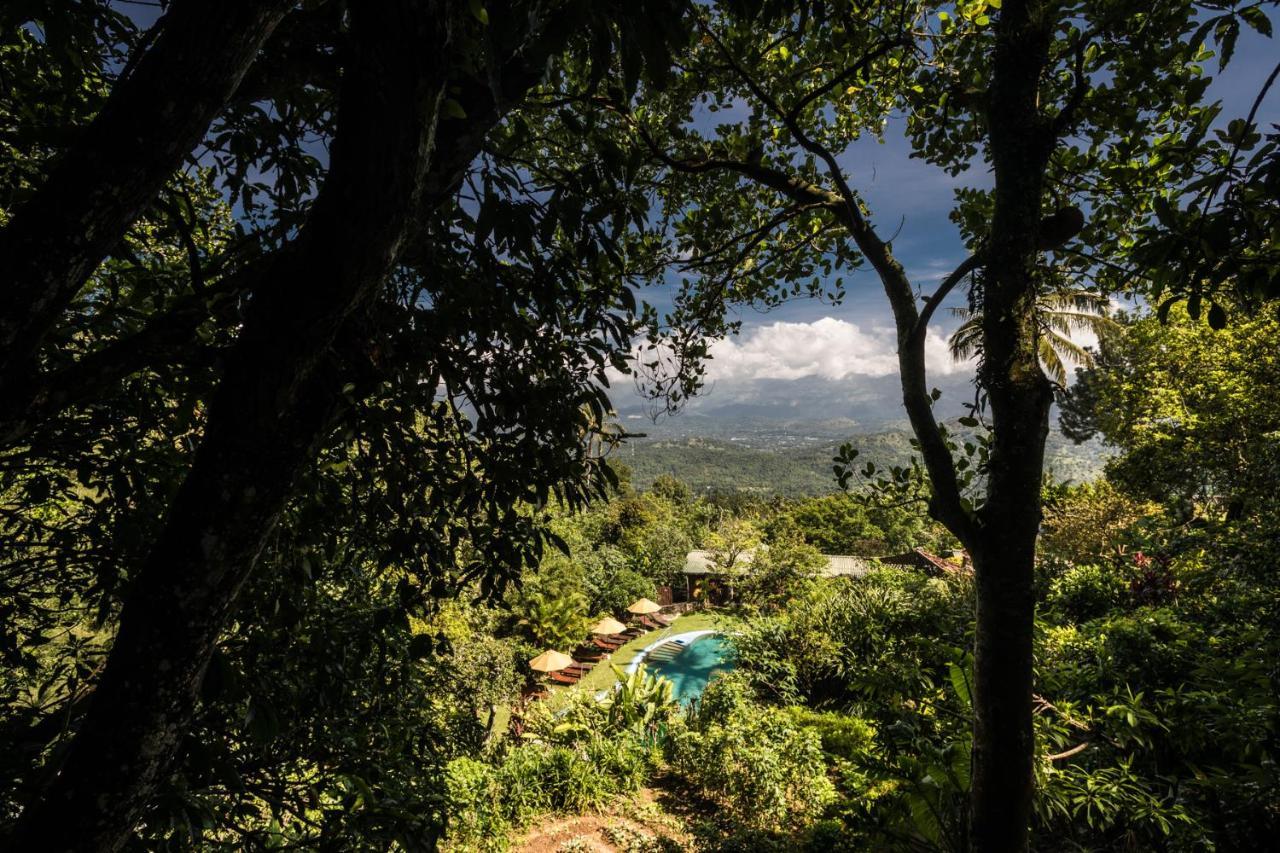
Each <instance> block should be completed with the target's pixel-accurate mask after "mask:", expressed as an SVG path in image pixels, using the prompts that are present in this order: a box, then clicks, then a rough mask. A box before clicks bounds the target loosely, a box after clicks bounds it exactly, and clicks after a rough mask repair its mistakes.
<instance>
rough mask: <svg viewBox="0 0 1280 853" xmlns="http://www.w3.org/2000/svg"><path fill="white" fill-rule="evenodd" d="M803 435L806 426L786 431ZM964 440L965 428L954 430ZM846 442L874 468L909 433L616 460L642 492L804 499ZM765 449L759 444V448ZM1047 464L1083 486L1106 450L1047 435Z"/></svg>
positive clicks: (656, 448)
mask: <svg viewBox="0 0 1280 853" xmlns="http://www.w3.org/2000/svg"><path fill="white" fill-rule="evenodd" d="M788 429H789V430H792V431H794V433H799V434H801V435H803V434H804V433H805V425H804V424H803V423H799V424H794V425H792V426H790V427H789V428H788ZM956 432H957V433H958V434H960V435H964V434H965V433H966V432H967V430H966V429H965V428H964V427H962V426H958V425H957V426H956ZM845 441H850V442H852V443H854V444H855V445H857V447H858V449H859V451H860V456H859V459H861V460H864V461H870V462H874V463H875V464H876V465H877V466H878V467H880V468H892V467H893V466H894V465H903V464H907V463H908V462H909V461H910V459H911V453H912V449H911V436H910V434H909V433H907V432H905V431H894V432H875V433H858V434H856V435H851V434H848V433H846V434H843V435H841V436H839V437H838V438H831V439H826V440H820V441H814V442H810V443H809V446H807V447H786V448H776V449H775V448H769V447H768V442H767V441H765V442H761V441H753V442H752V445H755V446H751V445H746V446H744V444H742V443H738V442H732V441H726V440H724V439H714V438H703V437H698V436H692V437H688V438H681V439H675V438H658V437H654V438H647V439H640V440H634V441H629V442H627V444H626V446H625V447H623V448H620V449H619V451H618V454H617V456H618V459H619V460H620V461H621V462H622V463H623V464H625V465H626V466H627V467H628V468H630V469H631V472H632V479H633V480H634V481H635V483H636V485H637V486H640V487H647V486H648V485H649V484H650V483H652V482H653V481H654V480H655V479H656V478H657V477H659V476H661V475H663V474H666V475H668V476H672V477H675V478H677V479H679V480H680V481H681V482H683V483H686V484H688V486H689V488H690V489H692V490H693V491H694V492H696V493H697V494H703V495H705V494H708V493H721V492H748V493H753V494H756V495H785V496H787V497H803V496H806V495H822V494H828V493H830V492H833V491H835V490H836V489H837V485H836V483H835V481H834V480H832V478H831V457H832V456H833V455H834V454H835V452H836V450H837V448H838V446H839V445H840V444H841V443H842V442H845ZM762 443H763V444H764V446H763V447H761V446H759V445H760V444H762ZM1045 456H1046V459H1047V460H1048V461H1047V462H1046V467H1047V468H1048V470H1049V472H1050V474H1051V475H1052V476H1053V478H1054V479H1056V480H1060V481H1066V482H1074V483H1082V482H1084V481H1086V480H1091V479H1093V478H1094V477H1095V476H1097V475H1098V474H1099V473H1101V470H1102V466H1103V463H1104V461H1105V456H1106V454H1105V451H1104V449H1103V448H1102V446H1101V444H1100V443H1099V442H1097V441H1089V442H1086V443H1084V444H1081V445H1076V444H1073V443H1072V442H1071V441H1069V440H1068V439H1066V438H1064V437H1063V435H1062V434H1061V433H1060V432H1058V431H1056V430H1055V431H1054V432H1053V433H1052V434H1051V435H1050V436H1049V440H1048V442H1047V445H1046V448H1045Z"/></svg>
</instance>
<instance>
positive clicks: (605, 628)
mask: <svg viewBox="0 0 1280 853" xmlns="http://www.w3.org/2000/svg"><path fill="white" fill-rule="evenodd" d="M625 630H627V626H626V625H623V624H622V623H621V622H619V621H618V620H617V619H614V618H613V617H612V616H606V617H604V618H603V619H601V620H600V621H599V622H597V623H596V624H594V625H592V626H591V633H593V634H600V635H603V636H606V637H607V636H610V635H611V634H621V633H622V632H623V631H625Z"/></svg>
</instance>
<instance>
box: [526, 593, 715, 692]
mask: <svg viewBox="0 0 1280 853" xmlns="http://www.w3.org/2000/svg"><path fill="white" fill-rule="evenodd" d="M733 622H734V618H733V617H732V616H729V615H727V614H723V613H713V612H707V611H700V612H697V613H690V614H688V615H687V616H681V617H680V618H679V619H677V620H676V621H675V622H673V623H671V627H669V628H664V629H662V630H661V631H650V632H649V633H647V634H645V635H644V636H642V637H636V638H635V639H634V640H632V641H631V642H629V643H627V644H626V645H624V646H622V648H620V649H618V650H617V651H616V652H614V653H613V654H612V655H610V656H609V657H608V658H607V659H605V660H603V661H601V662H600V663H598V664H596V667H595V669H593V670H591V672H589V673H587V677H586V678H584V679H582V680H581V681H579V682H578V683H577V684H574V685H573V686H571V687H560V686H555V687H552V689H551V695H550V696H548V697H547V698H546V699H545V700H544V701H546V702H548V703H550V704H551V707H553V708H556V707H559V706H560V705H562V704H563V703H564V702H566V701H568V699H569V698H570V697H571V696H572V695H573V694H574V693H575V692H577V693H581V692H589V693H597V692H599V691H601V690H604V689H606V688H608V687H610V686H612V685H613V683H614V682H615V681H617V680H618V677H617V675H615V674H614V671H613V668H612V667H610V666H609V664H613V665H614V666H616V667H618V668H619V669H626V667H627V664H629V663H631V661H632V659H634V658H635V656H636V653H637V652H639V651H640V650H641V649H643V648H644V647H646V646H648V645H651V644H652V643H655V642H657V641H658V640H660V639H662V638H663V637H673V636H675V635H676V634H683V633H686V632H688V631H702V630H706V629H707V628H720V629H724V628H727V627H729V625H730V624H732V623H733Z"/></svg>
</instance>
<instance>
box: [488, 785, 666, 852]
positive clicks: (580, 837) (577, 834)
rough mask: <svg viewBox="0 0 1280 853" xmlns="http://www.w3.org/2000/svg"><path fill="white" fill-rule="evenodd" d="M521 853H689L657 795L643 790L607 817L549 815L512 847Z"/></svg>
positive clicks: (603, 815)
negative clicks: (633, 852)
mask: <svg viewBox="0 0 1280 853" xmlns="http://www.w3.org/2000/svg"><path fill="white" fill-rule="evenodd" d="M511 849H512V850H514V851H517V853H560V851H562V850H566V849H567V850H572V851H573V853H630V851H643V853H649V851H653V853H676V852H677V851H684V850H689V849H691V848H690V844H689V838H688V837H687V835H686V834H685V833H684V832H683V831H682V828H681V827H680V826H679V824H678V822H677V821H675V820H674V819H672V818H671V817H670V816H669V815H667V814H664V813H663V812H662V810H661V809H660V808H659V807H658V806H657V803H656V797H655V792H654V791H652V790H650V789H647V788H646V789H643V790H641V791H639V792H637V793H636V794H635V795H634V797H631V798H629V799H628V800H626V801H625V802H621V803H619V804H618V805H617V806H616V807H614V808H611V809H609V810H608V811H606V812H605V813H604V814H598V815H570V816H557V815H549V816H547V817H546V818H544V819H542V820H540V821H538V822H537V823H535V824H533V826H531V827H529V829H528V830H527V831H526V832H525V834H524V835H523V836H521V837H520V838H518V839H516V840H515V841H514V843H513V844H512V848H511Z"/></svg>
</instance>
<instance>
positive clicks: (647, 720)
mask: <svg viewBox="0 0 1280 853" xmlns="http://www.w3.org/2000/svg"><path fill="white" fill-rule="evenodd" d="M610 666H611V667H612V669H613V671H614V673H615V674H616V675H617V676H618V683H617V685H615V687H614V689H613V692H611V693H610V694H609V695H608V696H607V697H605V699H604V707H605V709H606V710H607V711H608V720H609V726H610V728H612V729H614V730H617V729H622V728H626V729H634V730H636V731H639V732H641V733H643V734H645V735H648V736H653V735H655V734H657V733H658V728H659V726H660V724H661V723H663V722H665V721H668V720H670V719H671V717H672V715H673V714H674V712H675V711H676V708H677V705H676V701H675V699H674V698H673V696H672V689H673V688H672V684H671V680H670V679H668V678H664V677H663V676H661V675H653V674H651V673H649V672H648V671H647V670H646V669H645V667H644V665H643V664H641V665H640V666H637V667H636V668H635V669H634V670H632V671H631V672H630V673H626V672H623V671H622V669H621V668H620V667H618V666H616V665H614V664H610Z"/></svg>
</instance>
